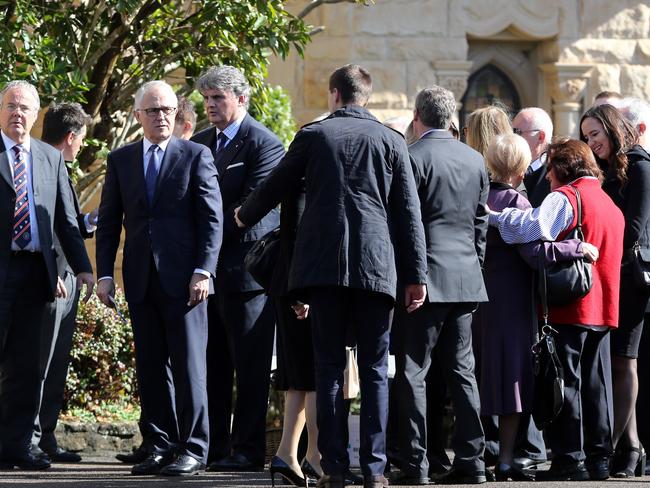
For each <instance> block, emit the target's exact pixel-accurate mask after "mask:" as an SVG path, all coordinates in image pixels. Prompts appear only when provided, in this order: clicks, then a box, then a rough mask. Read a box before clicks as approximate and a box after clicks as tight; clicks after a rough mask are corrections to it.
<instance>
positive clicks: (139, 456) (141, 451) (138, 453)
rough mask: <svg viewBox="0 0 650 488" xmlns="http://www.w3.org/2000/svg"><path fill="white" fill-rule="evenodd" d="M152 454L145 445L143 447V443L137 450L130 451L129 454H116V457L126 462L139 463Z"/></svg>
mask: <svg viewBox="0 0 650 488" xmlns="http://www.w3.org/2000/svg"><path fill="white" fill-rule="evenodd" d="M150 454H151V451H149V450H148V449H146V448H145V447H142V444H141V445H140V447H138V448H137V449H136V450H135V451H133V452H131V453H128V454H122V453H120V454H116V455H115V459H117V460H118V461H121V462H123V463H124V464H138V463H141V462H142V461H144V460H145V459H147V458H148V457H149V455H150Z"/></svg>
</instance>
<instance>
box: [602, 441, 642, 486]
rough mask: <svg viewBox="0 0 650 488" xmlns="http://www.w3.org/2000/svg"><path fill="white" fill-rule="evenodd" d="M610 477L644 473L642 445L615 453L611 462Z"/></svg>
mask: <svg viewBox="0 0 650 488" xmlns="http://www.w3.org/2000/svg"><path fill="white" fill-rule="evenodd" d="M612 465H613V466H612V470H611V471H612V477H614V478H632V477H634V476H637V477H638V476H644V475H645V465H646V452H645V449H644V448H643V446H641V445H640V446H639V447H629V448H627V449H626V450H625V451H622V452H618V453H616V455H615V457H614V462H613V463H612Z"/></svg>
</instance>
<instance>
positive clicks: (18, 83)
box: [0, 80, 41, 112]
mask: <svg viewBox="0 0 650 488" xmlns="http://www.w3.org/2000/svg"><path fill="white" fill-rule="evenodd" d="M13 88H24V89H25V90H27V91H28V92H30V93H31V94H32V97H34V100H36V107H35V108H36V111H37V112H38V111H39V110H40V108H41V97H39V96H38V91H37V90H36V87H35V86H34V85H32V84H31V83H30V82H28V81H25V80H13V81H10V82H9V83H7V84H6V85H5V86H4V88H3V89H2V91H0V107H1V106H2V100H3V99H4V97H5V93H7V92H8V91H9V90H11V89H13Z"/></svg>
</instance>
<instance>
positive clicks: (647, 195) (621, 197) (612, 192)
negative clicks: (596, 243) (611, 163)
mask: <svg viewBox="0 0 650 488" xmlns="http://www.w3.org/2000/svg"><path fill="white" fill-rule="evenodd" d="M626 156H627V161H628V167H627V179H628V181H627V185H625V187H624V188H621V184H620V182H619V181H618V178H617V177H616V171H615V170H614V168H611V169H608V168H607V167H604V170H605V181H604V182H603V190H604V191H605V193H607V194H608V195H609V197H610V198H611V199H612V200H613V201H614V203H615V204H616V206H617V207H618V208H620V209H621V211H622V212H623V215H624V216H625V234H624V236H623V249H630V248H632V247H633V246H634V243H635V242H637V241H638V242H639V245H640V246H641V248H643V249H650V155H648V153H647V152H646V151H645V149H643V148H642V147H641V146H639V145H636V146H634V147H632V149H630V150H629V151H628V152H627V153H626ZM599 163H600V164H601V165H602V164H603V162H602V160H599ZM624 256H625V255H624Z"/></svg>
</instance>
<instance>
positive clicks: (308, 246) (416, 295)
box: [238, 65, 426, 488]
mask: <svg viewBox="0 0 650 488" xmlns="http://www.w3.org/2000/svg"><path fill="white" fill-rule="evenodd" d="M371 91H372V81H371V78H370V74H369V73H368V72H367V71H366V70H365V69H364V68H362V67H361V66H358V65H346V66H343V67H341V68H339V69H337V70H335V71H334V72H333V73H332V75H331V76H330V80H329V95H328V106H329V109H330V112H332V113H331V115H330V116H329V117H327V118H325V119H324V120H322V121H319V122H315V123H312V124H309V125H306V126H305V127H303V128H302V129H301V130H300V132H298V134H297V135H296V138H295V139H294V141H293V143H292V144H291V147H290V149H289V152H288V153H287V155H286V157H285V158H284V159H283V160H282V162H281V163H280V164H279V165H278V167H277V168H276V169H275V170H274V171H273V172H272V173H271V175H270V176H269V177H268V178H267V179H266V180H265V181H264V182H263V183H262V184H261V185H260V186H259V187H258V189H257V190H255V191H254V192H253V193H252V194H251V195H250V196H249V197H248V199H247V200H246V203H245V204H244V205H243V206H242V208H241V210H240V211H239V213H238V217H239V219H240V221H239V222H238V225H242V226H244V225H245V224H249V225H250V224H253V223H255V222H257V221H259V220H260V219H261V218H262V217H263V216H264V215H265V214H266V212H268V210H269V209H271V208H274V207H275V206H276V205H277V204H278V202H279V201H280V200H281V199H282V198H283V196H284V195H285V194H286V193H287V191H289V190H291V189H295V188H297V187H298V186H299V185H300V184H301V181H302V179H303V178H304V180H305V195H306V204H305V211H304V213H303V216H302V219H301V223H300V226H299V228H298V231H297V236H296V244H295V248H294V253H293V260H292V264H291V271H290V275H289V288H290V289H292V290H299V293H300V294H302V295H304V298H303V301H304V302H306V303H309V306H310V312H309V313H310V314H311V317H312V331H313V343H314V358H315V366H316V403H317V407H316V410H317V412H318V420H317V422H318V448H319V450H320V452H321V455H322V460H321V466H322V468H323V471H324V472H325V476H323V477H322V478H321V479H320V480H319V486H320V487H323V488H343V484H344V473H345V472H346V470H347V469H348V466H349V458H348V454H347V445H346V439H347V435H346V434H347V410H346V408H345V406H344V400H343V392H342V387H343V370H344V369H345V346H346V345H347V343H348V341H349V340H350V339H352V340H354V341H356V344H357V361H358V364H359V374H360V380H361V391H362V397H361V436H362V437H361V450H360V459H361V471H362V473H363V475H364V487H366V488H383V487H385V486H388V482H387V480H386V479H385V478H384V476H383V472H384V468H385V466H386V423H387V417H388V377H387V373H388V342H389V332H390V331H389V329H390V319H391V314H392V309H393V304H394V300H395V298H396V297H397V294H396V292H397V269H399V272H400V277H401V279H402V282H403V283H404V284H405V285H406V288H405V289H406V291H402V294H401V295H400V302H401V300H402V299H403V300H404V304H405V307H407V309H408V310H409V311H412V310H415V309H417V308H418V307H419V306H421V305H422V303H423V302H424V298H425V296H426V287H425V286H424V283H425V281H426V254H425V249H424V235H423V229H422V220H421V217H420V212H419V210H418V208H419V205H418V200H417V193H416V190H415V187H414V181H413V174H412V171H411V166H410V164H409V161H408V150H407V148H406V143H405V142H404V138H403V137H402V136H401V135H400V134H399V133H397V132H396V131H393V130H391V129H389V128H387V127H385V126H383V125H382V124H381V122H379V121H378V120H377V119H376V118H375V117H373V116H372V114H370V112H369V111H368V110H366V109H365V108H364V107H365V105H366V103H367V102H368V99H369V97H370V93H371ZM393 246H395V248H394V247H393ZM396 256H399V257H400V259H399V260H398V259H396ZM397 261H399V265H400V266H398V262H397Z"/></svg>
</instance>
